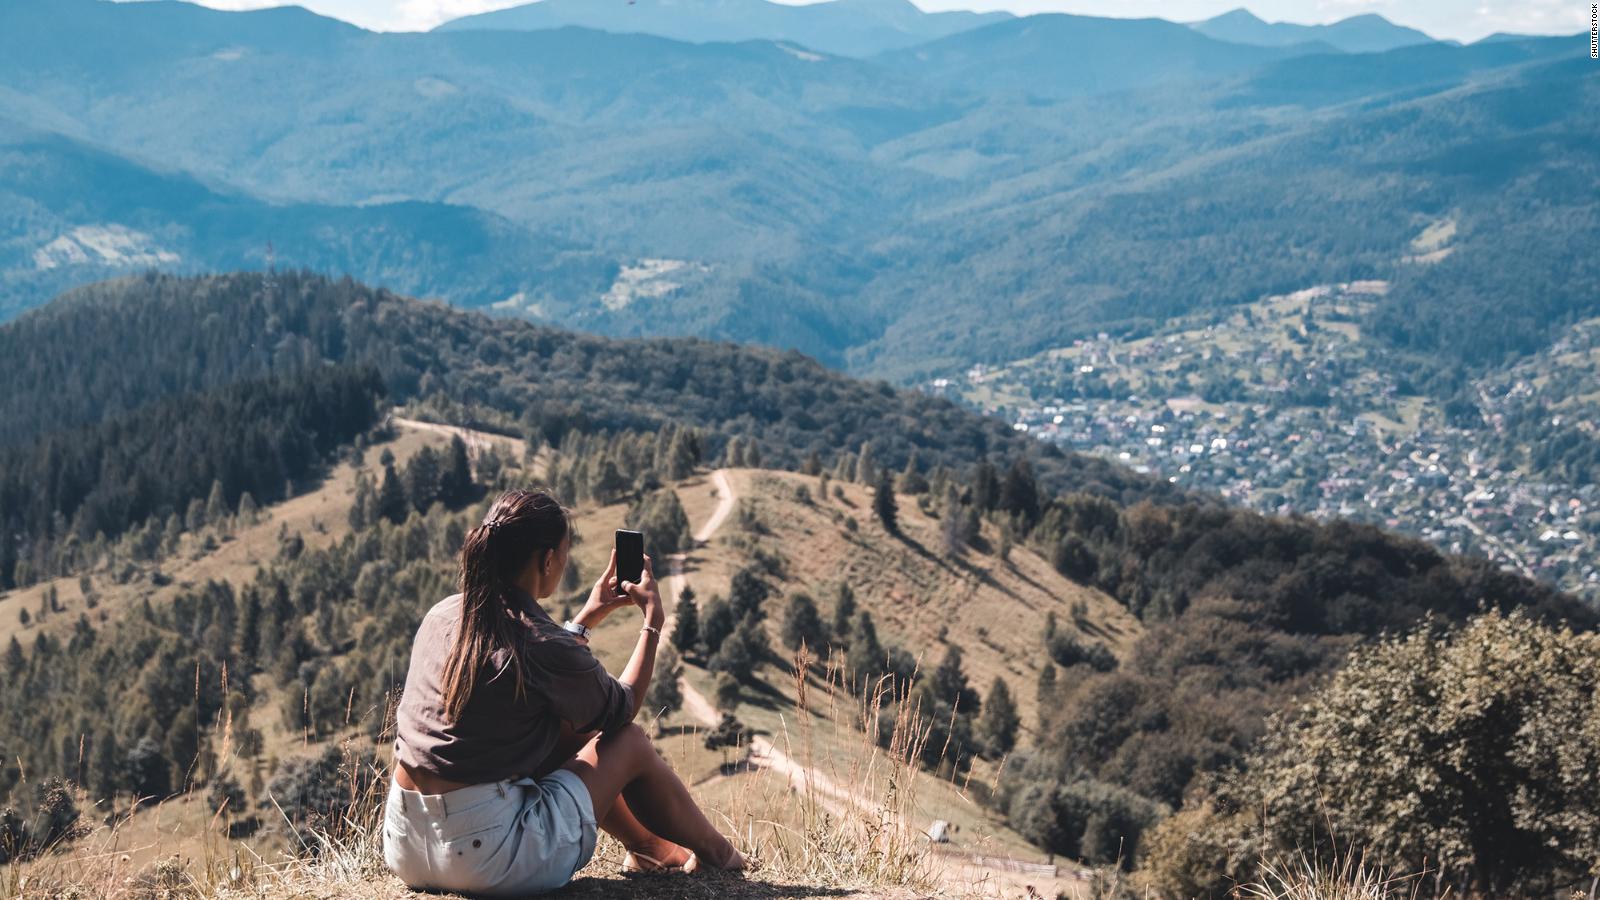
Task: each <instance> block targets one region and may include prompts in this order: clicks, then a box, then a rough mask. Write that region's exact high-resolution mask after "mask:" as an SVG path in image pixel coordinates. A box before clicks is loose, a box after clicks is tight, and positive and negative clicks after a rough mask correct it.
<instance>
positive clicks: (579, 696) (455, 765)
mask: <svg viewBox="0 0 1600 900" xmlns="http://www.w3.org/2000/svg"><path fill="white" fill-rule="evenodd" d="M511 592H512V601H513V603H514V604H516V605H517V606H518V607H519V612H521V614H522V615H521V616H520V617H519V618H520V624H521V625H522V626H523V629H524V630H525V634H526V638H527V641H528V644H529V646H528V647H527V652H526V654H525V657H524V658H525V665H524V667H523V669H524V671H523V685H524V690H523V695H522V698H521V699H520V700H519V699H517V695H516V685H515V683H514V682H515V678H516V670H515V669H514V668H513V667H512V666H511V665H510V655H509V654H508V653H506V652H505V651H500V652H496V653H495V654H493V656H492V657H491V659H490V660H489V662H487V663H486V664H485V666H484V668H483V670H482V671H480V672H479V673H478V683H477V685H476V686H475V687H474V688H473V691H472V696H471V697H469V698H467V704H466V707H465V708H464V709H463V710H462V713H461V717H460V720H459V721H456V722H451V721H448V720H447V719H446V717H445V714H444V701H443V694H442V692H441V690H440V687H441V684H442V682H443V680H444V666H445V661H446V660H448V659H449V657H450V648H451V646H452V644H453V643H454V641H455V634H456V626H457V624H458V623H459V622H460V621H461V595H460V594H455V595H452V596H450V597H447V598H445V599H444V600H443V601H441V602H440V603H439V604H438V605H436V606H434V607H433V609H430V610H428V614H427V615H426V616H424V617H423V619H422V625H421V627H419V628H418V629H417V638H416V642H415V643H414V644H413V645H412V647H411V668H410V669H409V670H408V671H407V673H406V686H405V691H404V693H403V694H401V697H400V707H399V709H398V710H397V711H396V723H395V724H396V731H397V734H396V738H395V758H396V759H398V760H399V761H400V762H402V763H405V764H406V765H407V766H409V767H411V768H413V769H420V770H422V771H424V772H428V773H431V774H433V775H437V776H439V777H440V778H444V779H446V780H449V781H459V782H461V783H463V784H483V783H485V782H490V781H503V780H506V779H511V778H521V777H524V776H527V775H530V774H532V773H533V771H534V769H535V768H536V767H537V766H538V765H539V764H540V763H541V762H543V761H544V760H545V758H546V757H547V756H549V755H550V753H551V751H552V750H553V749H554V748H555V744H556V739H557V738H558V737H559V736H560V733H561V721H562V720H566V721H567V722H569V723H571V724H572V727H573V729H575V730H577V731H580V732H582V731H611V730H613V729H616V728H620V727H621V726H623V725H626V724H627V723H628V722H629V721H630V720H631V719H632V718H633V715H632V713H633V689H632V688H630V687H629V686H628V685H625V684H623V683H622V682H620V681H618V680H617V679H615V678H613V677H612V676H611V675H610V674H608V673H607V672H606V670H605V667H604V666H602V665H600V661H599V660H597V659H595V657H594V654H593V653H590V652H589V648H588V647H585V646H584V645H582V644H580V643H578V641H577V639H576V638H574V637H573V636H572V635H571V634H568V633H567V632H566V631H565V630H563V629H562V628H561V626H559V625H557V624H556V623H555V620H553V619H551V618H550V615H549V614H548V613H546V612H545V611H544V610H543V609H541V608H540V607H539V604H538V603H536V602H534V599H533V598H532V597H530V596H528V594H527V593H526V592H524V591H521V590H518V589H516V588H512V589H511Z"/></svg>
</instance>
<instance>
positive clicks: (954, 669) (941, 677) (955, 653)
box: [933, 644, 982, 716]
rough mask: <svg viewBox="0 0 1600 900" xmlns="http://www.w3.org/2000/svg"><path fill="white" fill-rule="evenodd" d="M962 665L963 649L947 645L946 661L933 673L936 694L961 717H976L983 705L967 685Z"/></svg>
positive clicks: (941, 661) (941, 662)
mask: <svg viewBox="0 0 1600 900" xmlns="http://www.w3.org/2000/svg"><path fill="white" fill-rule="evenodd" d="M961 663H962V653H961V647H960V646H959V645H957V644H949V645H947V646H946V647H945V651H944V659H942V660H940V661H939V668H937V669H935V670H934V671H933V689H934V693H935V694H936V695H937V696H938V698H939V699H940V700H941V701H943V702H945V703H948V704H950V705H951V706H954V707H955V708H956V711H957V713H959V714H960V715H963V716H975V715H977V714H978V712H979V710H980V708H981V706H982V704H980V703H979V698H978V692H977V691H976V690H974V689H973V687H972V686H971V685H970V684H968V683H967V673H966V670H965V669H963V668H962V665H961Z"/></svg>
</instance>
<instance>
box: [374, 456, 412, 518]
mask: <svg viewBox="0 0 1600 900" xmlns="http://www.w3.org/2000/svg"><path fill="white" fill-rule="evenodd" d="M409 509H410V504H409V503H408V502H407V500H406V489H405V488H403V487H401V486H400V476H399V475H397V474H395V471H394V466H393V465H387V466H384V467H383V485H382V487H380V488H378V515H380V516H382V517H383V518H385V519H388V520H389V521H390V522H392V523H394V524H396V525H398V524H400V523H401V522H404V521H405V520H406V512H407V511H408V510H409Z"/></svg>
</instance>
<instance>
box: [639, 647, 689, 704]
mask: <svg viewBox="0 0 1600 900" xmlns="http://www.w3.org/2000/svg"><path fill="white" fill-rule="evenodd" d="M682 677H683V663H682V661H681V660H680V659H679V657H678V651H677V650H674V649H673V647H672V645H671V644H668V645H667V646H665V647H662V648H661V654H660V655H659V656H658V657H656V674H655V677H654V678H651V679H650V691H649V693H648V694H647V695H646V697H645V703H646V705H647V706H649V708H650V711H651V713H653V714H654V715H657V716H660V717H662V718H665V717H666V716H670V715H672V714H673V713H675V712H677V711H678V710H679V709H681V708H682V707H683V688H682V687H681V686H680V685H679V684H678V679H680V678H682Z"/></svg>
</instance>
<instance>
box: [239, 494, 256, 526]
mask: <svg viewBox="0 0 1600 900" xmlns="http://www.w3.org/2000/svg"><path fill="white" fill-rule="evenodd" d="M260 515H261V507H259V506H257V505H256V498H254V497H252V496H250V492H249V491H245V492H244V493H243V494H240V495H239V523H240V524H241V525H254V524H255V523H256V520H257V518H258V517H259V516H260Z"/></svg>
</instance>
